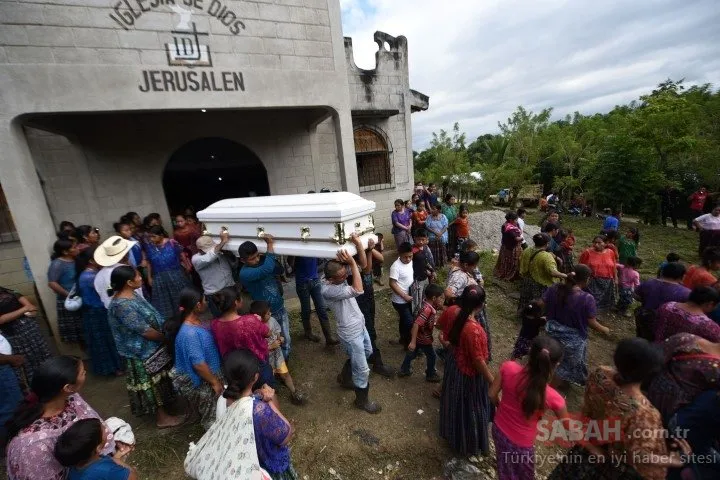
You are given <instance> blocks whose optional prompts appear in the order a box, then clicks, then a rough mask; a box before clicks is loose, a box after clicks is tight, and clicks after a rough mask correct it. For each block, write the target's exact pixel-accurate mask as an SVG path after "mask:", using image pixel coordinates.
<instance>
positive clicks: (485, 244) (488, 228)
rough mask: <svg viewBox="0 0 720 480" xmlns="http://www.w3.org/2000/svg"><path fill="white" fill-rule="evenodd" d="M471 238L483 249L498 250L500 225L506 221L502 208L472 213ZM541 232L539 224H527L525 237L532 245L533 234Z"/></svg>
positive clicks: (500, 237)
mask: <svg viewBox="0 0 720 480" xmlns="http://www.w3.org/2000/svg"><path fill="white" fill-rule="evenodd" d="M469 218H470V238H472V239H473V240H475V241H476V242H477V243H478V245H479V246H480V249H481V250H498V249H499V248H500V240H501V239H502V234H501V233H500V227H502V225H503V223H505V212H504V211H502V210H485V211H483V212H476V213H471V214H470V217H469ZM539 232H540V227H538V226H537V225H528V224H525V239H526V241H527V242H528V243H529V244H530V245H532V236H533V235H535V234H536V233H539Z"/></svg>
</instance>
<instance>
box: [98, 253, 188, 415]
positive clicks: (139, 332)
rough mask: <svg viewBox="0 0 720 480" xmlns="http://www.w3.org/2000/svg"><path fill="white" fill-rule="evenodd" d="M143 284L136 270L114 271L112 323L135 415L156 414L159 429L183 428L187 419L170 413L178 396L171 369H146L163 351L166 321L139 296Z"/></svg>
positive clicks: (111, 288)
mask: <svg viewBox="0 0 720 480" xmlns="http://www.w3.org/2000/svg"><path fill="white" fill-rule="evenodd" d="M141 284H142V278H141V277H140V273H139V272H138V271H137V270H136V269H134V268H133V267H130V266H127V265H123V266H121V267H117V268H116V269H115V270H113V272H112V275H111V276H110V290H112V293H113V298H112V300H111V301H110V306H109V308H108V321H109V323H110V328H112V332H113V336H114V337H115V344H116V346H117V349H118V353H119V354H120V355H121V356H122V357H124V358H125V366H126V368H127V375H126V376H125V380H126V384H127V390H128V395H129V397H130V410H131V411H132V413H133V415H136V416H141V415H147V414H155V416H156V423H157V426H158V428H167V427H174V426H177V425H180V424H181V423H182V422H183V421H184V417H174V416H171V415H170V414H168V413H167V411H166V406H167V404H168V403H170V402H171V401H172V399H173V395H174V392H173V385H172V380H170V368H171V365H170V363H167V364H164V365H158V364H157V363H158V362H156V363H155V364H153V365H151V366H150V368H152V370H153V371H154V373H152V374H151V373H150V372H149V371H148V367H146V361H147V360H148V359H149V358H150V357H152V356H153V354H155V353H156V352H157V351H158V350H159V349H160V348H161V347H162V342H163V341H164V339H165V337H164V336H163V334H162V333H161V332H162V325H163V323H164V322H165V318H163V316H162V315H160V313H159V312H158V311H157V310H155V308H153V306H152V305H150V304H149V303H148V302H147V300H145V299H143V298H141V297H139V296H138V295H136V294H135V289H137V288H140V285H141ZM159 363H162V362H159Z"/></svg>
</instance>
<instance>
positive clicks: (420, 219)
mask: <svg viewBox="0 0 720 480" xmlns="http://www.w3.org/2000/svg"><path fill="white" fill-rule="evenodd" d="M427 217H428V212H427V211H426V210H423V211H422V212H413V214H412V221H413V226H420V225H425V220H427Z"/></svg>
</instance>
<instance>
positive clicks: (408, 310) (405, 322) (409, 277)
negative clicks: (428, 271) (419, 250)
mask: <svg viewBox="0 0 720 480" xmlns="http://www.w3.org/2000/svg"><path fill="white" fill-rule="evenodd" d="M397 249H398V254H399V255H400V256H399V257H398V259H397V260H395V262H394V263H393V264H392V265H391V266H390V288H391V289H392V291H393V294H392V297H391V300H392V304H393V308H394V309H395V311H396V312H397V313H398V329H399V331H400V344H401V345H402V346H403V347H405V348H407V346H408V344H409V343H410V329H411V328H412V324H413V320H414V319H413V311H412V301H413V297H412V295H410V286H411V285H412V284H413V282H414V281H415V279H414V275H413V265H412V259H413V253H412V245H411V244H410V243H409V242H405V243H401V244H400V245H398V247H397Z"/></svg>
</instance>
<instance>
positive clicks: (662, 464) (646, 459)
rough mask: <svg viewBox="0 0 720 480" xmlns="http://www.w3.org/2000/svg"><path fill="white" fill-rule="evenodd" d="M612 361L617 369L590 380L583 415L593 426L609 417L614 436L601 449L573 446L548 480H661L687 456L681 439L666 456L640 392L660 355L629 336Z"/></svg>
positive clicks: (659, 426) (655, 417)
mask: <svg viewBox="0 0 720 480" xmlns="http://www.w3.org/2000/svg"><path fill="white" fill-rule="evenodd" d="M613 360H614V363H615V368H612V367H605V366H601V367H598V368H597V369H595V370H594V371H593V372H592V374H591V375H590V377H589V378H588V384H587V388H586V389H585V402H584V404H583V412H582V413H583V417H585V418H588V419H590V420H594V421H596V422H607V421H608V419H611V421H610V424H611V427H610V428H611V429H612V428H616V427H617V430H618V434H617V435H616V436H615V438H613V439H603V440H609V441H608V442H607V443H605V444H603V445H600V446H588V447H581V446H577V447H573V448H572V449H571V450H570V451H569V452H568V454H567V455H564V456H563V460H562V463H560V465H558V466H557V467H556V468H555V470H553V472H552V473H551V474H550V476H549V477H548V478H549V479H551V480H561V479H562V480H565V479H570V478H571V479H573V480H575V479H577V480H605V479H610V478H612V479H613V480H636V479H637V480H640V479H644V480H665V478H667V474H668V468H673V467H675V468H681V467H683V466H684V461H685V459H687V458H689V454H690V446H689V445H688V443H687V441H686V440H685V439H683V438H677V437H676V438H674V440H673V443H674V444H675V445H676V446H677V447H679V449H680V450H679V451H673V452H668V448H667V445H666V438H668V435H669V433H668V432H666V431H665V430H664V429H663V423H662V418H661V416H660V413H659V412H658V411H657V410H656V409H655V407H653V405H652V404H651V403H650V401H649V400H648V399H647V398H646V397H645V395H643V393H642V391H641V389H640V386H641V385H642V384H643V383H644V382H645V381H647V380H649V379H650V378H652V377H653V376H654V375H655V374H656V373H657V372H658V371H659V370H660V369H661V368H662V357H661V356H660V354H659V352H658V351H657V350H656V349H654V348H653V346H652V345H650V344H649V343H648V342H647V340H644V339H642V338H629V339H625V340H622V341H620V343H619V344H618V346H617V348H616V349H615V354H614V355H613ZM620 430H622V433H625V435H622V434H621V432H620ZM591 454H592V456H591ZM599 455H600V456H603V457H604V458H605V461H601V460H600V457H598V456H599ZM650 459H651V460H650ZM611 460H612V461H611ZM683 473H684V472H683ZM687 473H690V472H687ZM678 478H680V477H678ZM682 478H695V477H694V476H692V475H690V476H689V477H685V475H682ZM703 478H704V477H703ZM708 478H710V477H708Z"/></svg>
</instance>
